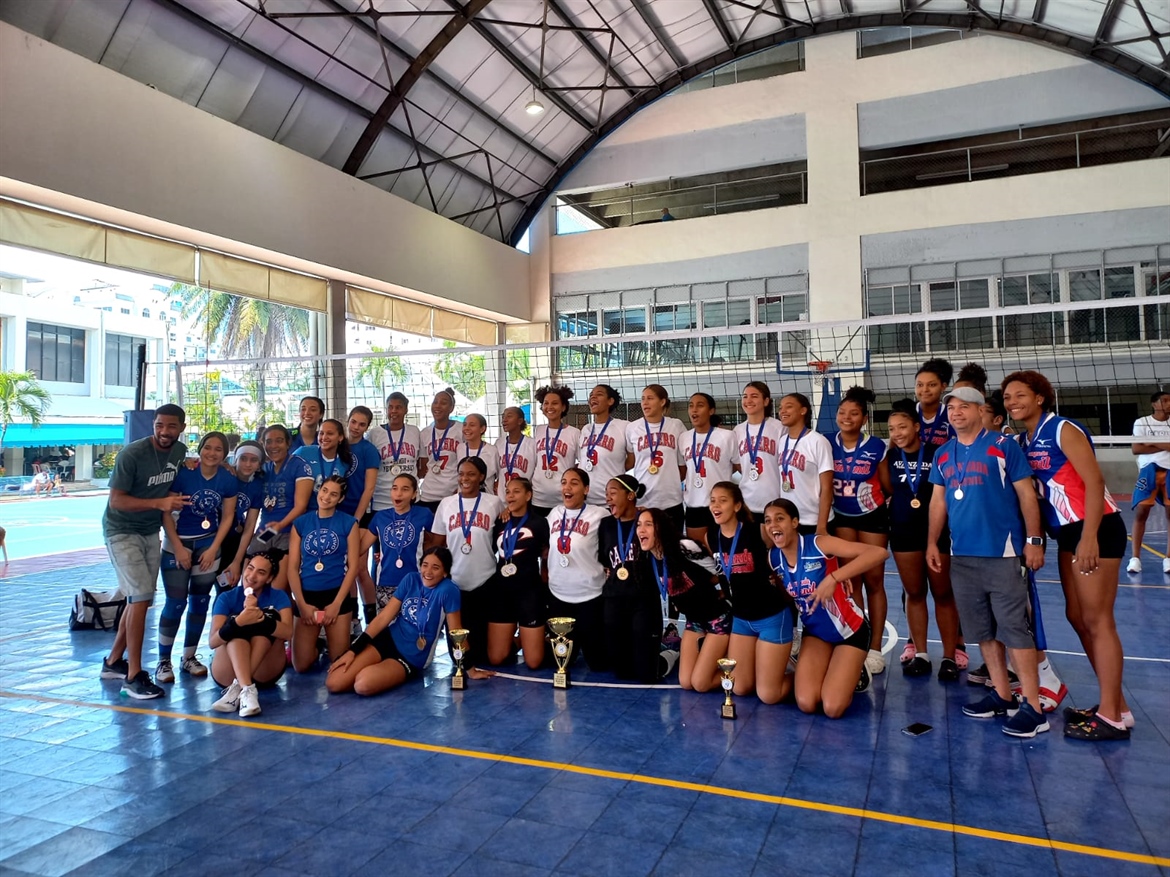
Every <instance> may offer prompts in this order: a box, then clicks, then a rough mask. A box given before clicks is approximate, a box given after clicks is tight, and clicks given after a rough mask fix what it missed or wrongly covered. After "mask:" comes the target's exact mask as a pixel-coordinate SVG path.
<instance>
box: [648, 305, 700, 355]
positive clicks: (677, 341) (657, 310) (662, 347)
mask: <svg viewBox="0 0 1170 877" xmlns="http://www.w3.org/2000/svg"><path fill="white" fill-rule="evenodd" d="M697 309H698V305H697V304H695V303H694V302H686V303H685V304H673V305H655V307H654V331H655V332H680V331H689V330H692V329H696V328H698V317H697ZM694 340H695V339H694V336H691V337H687V338H670V339H666V340H662V341H655V342H653V344H652V347H651V349H652V352H653V354H654V358H655V360H656V361H657V362H658V363H659V364H661V365H673V364H676V363H681V364H687V363H691V362H694V359H695V357H694V348H693V346H692V345H693V344H694Z"/></svg>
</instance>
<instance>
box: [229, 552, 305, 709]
mask: <svg viewBox="0 0 1170 877" xmlns="http://www.w3.org/2000/svg"><path fill="white" fill-rule="evenodd" d="M276 569H277V561H275V560H273V558H272V557H271V556H270V555H268V554H253V555H252V556H251V557H249V558H248V562H247V564H246V565H245V566H244V574H243V582H241V586H240V587H238V588H231V589H229V590H227V591H224V592H223V593H222V594H220V595H219V596H218V597H217V598H216V600H215V608H214V609H213V610H212V620H211V647H212V648H213V649H214V650H215V655H214V657H213V659H212V661H211V676H212V678H213V679H214V680H215V681H216V682H217V683H219V684H220V685H222V686H225V687H224V691H223V695H222V696H221V697H220V698H219V700H217V701H216V702H215V703H213V704H212V705H211V708H212V709H213V710H215V711H216V712H220V713H231V712H235V711H236V710H239V713H240V715H241V716H256V715H259V714H260V701H259V697H258V695H257V693H256V686H257V685H258V684H259V685H271V684H273V683H274V682H276V681H277V680H278V679H280V677H281V676H282V675H283V674H284V668H285V656H284V644H285V642H286V641H287V640H289V639H291V638H292V631H293V612H292V600H290V599H289V596H288V592H287V591H278V590H277V589H276V588H274V587H272V580H273V578H274V577H275V576H276ZM228 679H230V680H231V682H230V683H228V682H226V681H225V680H228Z"/></svg>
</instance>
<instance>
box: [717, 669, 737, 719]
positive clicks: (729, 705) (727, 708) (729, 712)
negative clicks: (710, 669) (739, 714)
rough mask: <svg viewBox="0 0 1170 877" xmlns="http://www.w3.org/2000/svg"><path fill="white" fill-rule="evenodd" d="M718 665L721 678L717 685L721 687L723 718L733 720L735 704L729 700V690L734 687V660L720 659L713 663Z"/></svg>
mask: <svg viewBox="0 0 1170 877" xmlns="http://www.w3.org/2000/svg"><path fill="white" fill-rule="evenodd" d="M715 663H716V664H718V665H719V672H720V673H722V674H723V678H722V679H720V680H719V684H720V685H722V686H723V712H722V715H723V718H725V719H734V718H735V703H733V702H732V700H731V689H732V688H733V687H734V686H735V680H734V678H733V677H732V674H733V673H735V658H720V659H719V660H718V661H716V662H715Z"/></svg>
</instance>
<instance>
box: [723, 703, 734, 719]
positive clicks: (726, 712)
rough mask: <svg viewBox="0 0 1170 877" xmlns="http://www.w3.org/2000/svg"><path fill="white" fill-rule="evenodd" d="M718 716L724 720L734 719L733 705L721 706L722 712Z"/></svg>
mask: <svg viewBox="0 0 1170 877" xmlns="http://www.w3.org/2000/svg"><path fill="white" fill-rule="evenodd" d="M720 715H721V716H723V718H725V719H734V718H735V717H736V716H735V704H733V703H725V704H723V710H722V712H720Z"/></svg>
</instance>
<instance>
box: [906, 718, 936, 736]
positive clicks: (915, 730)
mask: <svg viewBox="0 0 1170 877" xmlns="http://www.w3.org/2000/svg"><path fill="white" fill-rule="evenodd" d="M933 730H934V726H933V725H927V724H924V723H922V722H915V723H914V724H913V725H907V726H906V727H905V728H903V729H902V733H903V734H905V735H906V736H907V737H921V736H922V735H923V734H925V733H927V732H928V731H933Z"/></svg>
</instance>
